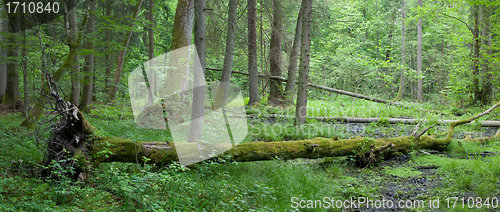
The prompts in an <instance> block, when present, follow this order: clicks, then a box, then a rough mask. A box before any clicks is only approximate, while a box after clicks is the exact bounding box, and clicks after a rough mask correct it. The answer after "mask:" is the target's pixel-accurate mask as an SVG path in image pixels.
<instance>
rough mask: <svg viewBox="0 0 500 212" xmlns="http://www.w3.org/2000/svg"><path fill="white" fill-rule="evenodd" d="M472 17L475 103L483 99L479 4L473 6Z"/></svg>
mask: <svg viewBox="0 0 500 212" xmlns="http://www.w3.org/2000/svg"><path fill="white" fill-rule="evenodd" d="M472 19H473V24H474V26H473V29H472V40H473V44H472V51H473V53H472V54H473V55H472V63H473V65H472V77H473V80H472V84H473V89H474V103H476V102H478V101H480V100H481V89H480V87H479V77H480V76H479V75H480V74H479V64H480V61H479V60H480V58H479V57H480V55H479V54H480V52H479V51H480V48H481V46H480V38H479V6H477V5H474V6H472Z"/></svg>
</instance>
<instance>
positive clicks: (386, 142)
mask: <svg viewBox="0 0 500 212" xmlns="http://www.w3.org/2000/svg"><path fill="white" fill-rule="evenodd" d="M304 11H306V10H304ZM499 106H500V102H499V103H497V104H495V105H493V106H492V107H491V108H489V109H488V110H486V111H484V112H482V113H479V114H477V115H475V116H474V117H471V118H469V119H465V120H460V121H454V122H452V123H450V127H449V129H448V135H447V137H446V138H444V139H439V138H435V137H433V136H426V135H421V136H419V138H418V139H415V138H413V136H408V137H396V138H379V139H375V140H371V139H365V138H361V137H355V138H351V139H335V138H333V139H332V138H314V139H310V140H300V141H286V142H283V141H276V142H249V143H243V144H239V145H237V146H235V147H234V148H232V149H231V150H229V151H227V152H225V153H224V154H222V155H220V156H219V157H221V158H227V156H230V158H231V159H232V160H234V161H241V162H245V161H259V160H273V159H276V157H278V158H280V159H294V158H312V159H314V158H321V157H336V156H348V155H355V156H356V157H357V158H356V159H357V162H358V163H359V162H363V161H364V160H365V159H370V158H366V155H367V154H368V155H371V154H375V155H374V156H376V157H379V159H380V158H385V157H390V156H392V155H393V154H394V153H398V152H400V153H409V152H410V151H411V150H415V149H428V150H436V151H446V149H447V148H448V145H449V144H450V142H451V140H452V137H451V136H453V132H454V128H455V127H457V126H460V125H462V124H466V123H470V122H472V121H474V120H475V119H477V118H480V117H482V116H484V115H486V114H489V113H491V112H492V111H494V110H495V109H496V108H497V107H499ZM82 123H85V125H84V126H86V127H85V128H86V129H93V127H92V126H90V125H88V124H87V123H86V122H85V121H84V119H83V117H82ZM417 130H418V129H417ZM490 139H498V135H495V136H493V137H486V138H477V139H463V140H461V141H462V142H486V141H487V140H490ZM110 144H111V145H110ZM367 144H368V145H367ZM178 145H195V144H193V143H180V144H178ZM103 150H108V151H111V152H113V154H112V155H110V156H109V157H107V158H104V157H102V156H100V157H95V159H96V160H97V161H101V162H102V161H109V162H111V161H119V162H131V163H137V162H141V163H143V162H145V161H142V158H144V157H146V158H149V159H151V160H150V161H149V163H155V164H166V163H171V162H172V161H176V160H178V159H177V154H176V151H175V146H174V145H172V143H168V142H133V141H130V140H127V139H123V138H116V137H97V138H96V140H95V142H94V147H93V149H92V152H91V153H90V154H91V155H94V156H96V155H98V153H99V152H101V151H103ZM381 150H385V151H381ZM377 152H378V153H379V154H377ZM143 156H144V157H143ZM363 156H365V157H363ZM368 157H370V156H368ZM137 160H139V161H137ZM360 160H361V161H360Z"/></svg>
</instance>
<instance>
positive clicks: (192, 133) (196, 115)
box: [188, 0, 206, 142]
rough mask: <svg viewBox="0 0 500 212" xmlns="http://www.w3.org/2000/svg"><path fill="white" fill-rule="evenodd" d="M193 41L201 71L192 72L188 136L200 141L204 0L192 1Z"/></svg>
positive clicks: (202, 94)
mask: <svg viewBox="0 0 500 212" xmlns="http://www.w3.org/2000/svg"><path fill="white" fill-rule="evenodd" d="M194 14H195V15H194V22H195V23H194V43H195V45H196V50H197V51H198V58H199V60H200V66H201V69H202V70H201V71H195V72H194V90H193V105H192V110H191V126H190V129H189V138H188V140H189V141H191V142H197V141H200V139H201V136H202V132H203V130H202V129H203V113H204V108H205V92H206V86H204V83H205V76H204V73H205V51H206V24H205V0H196V1H195V3H194Z"/></svg>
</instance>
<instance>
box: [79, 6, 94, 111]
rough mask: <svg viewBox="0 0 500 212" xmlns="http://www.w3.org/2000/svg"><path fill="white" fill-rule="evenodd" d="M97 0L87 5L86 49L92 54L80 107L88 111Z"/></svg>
mask: <svg viewBox="0 0 500 212" xmlns="http://www.w3.org/2000/svg"><path fill="white" fill-rule="evenodd" d="M96 2H97V1H96V0H88V1H87V4H88V7H89V9H90V11H89V13H90V14H89V18H88V21H87V29H86V33H87V35H88V37H89V38H88V40H87V43H86V48H87V50H89V51H90V52H91V53H90V54H88V55H86V56H85V67H84V69H83V70H84V79H83V90H82V98H81V99H80V107H81V109H82V110H87V107H88V105H90V102H91V101H92V95H93V93H94V92H93V91H92V89H93V87H94V81H93V75H94V71H95V70H94V69H95V67H94V62H95V61H94V57H95V56H94V50H95V41H94V39H93V37H94V33H95V12H96Z"/></svg>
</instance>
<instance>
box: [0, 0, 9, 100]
mask: <svg viewBox="0 0 500 212" xmlns="http://www.w3.org/2000/svg"><path fill="white" fill-rule="evenodd" d="M8 24H9V19H8V17H7V13H6V10H5V8H4V6H3V5H0V41H1V43H2V44H3V43H6V42H7V37H6V36H4V33H6V32H8V31H9V28H8V27H9V25H8ZM7 49H8V48H7V46H5V45H2V46H0V103H1V102H2V99H3V96H4V95H5V89H6V87H7Z"/></svg>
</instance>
